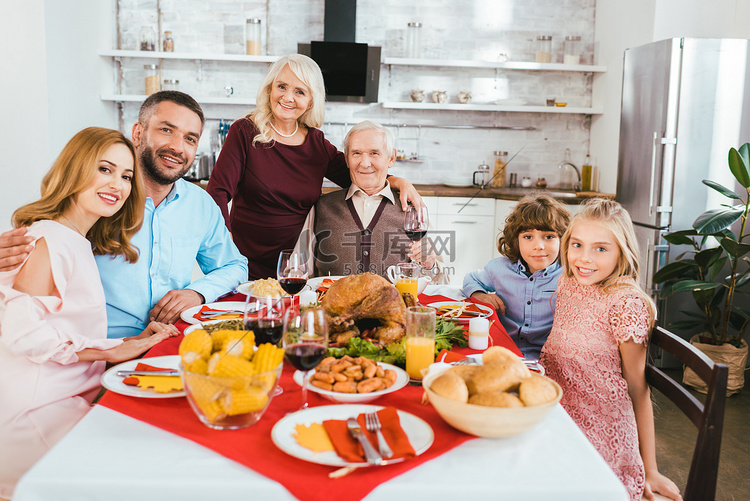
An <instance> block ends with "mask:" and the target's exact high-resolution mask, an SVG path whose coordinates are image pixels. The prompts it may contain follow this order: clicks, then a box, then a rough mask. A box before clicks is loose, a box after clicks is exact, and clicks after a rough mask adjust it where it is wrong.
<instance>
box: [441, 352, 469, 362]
mask: <svg viewBox="0 0 750 501" xmlns="http://www.w3.org/2000/svg"><path fill="white" fill-rule="evenodd" d="M465 358H468V357H466V356H465V355H461V354H460V353H456V352H455V351H448V350H440V353H438V356H437V357H436V358H435V362H445V363H446V364H450V363H452V362H459V361H461V360H463V359H465Z"/></svg>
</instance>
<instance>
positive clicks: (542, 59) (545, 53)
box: [536, 35, 552, 63]
mask: <svg viewBox="0 0 750 501" xmlns="http://www.w3.org/2000/svg"><path fill="white" fill-rule="evenodd" d="M536 62H537V63H550V62H552V37H551V36H549V35H539V36H538V37H536Z"/></svg>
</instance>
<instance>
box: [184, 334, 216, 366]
mask: <svg viewBox="0 0 750 501" xmlns="http://www.w3.org/2000/svg"><path fill="white" fill-rule="evenodd" d="M212 346H213V341H212V339H211V335H210V334H209V333H208V332H206V331H204V330H203V329H196V330H194V331H193V332H191V333H189V334H187V335H186V336H185V338H184V339H183V340H182V342H181V343H180V349H179V354H180V356H181V357H182V359H183V360H184V359H185V355H186V354H188V353H197V354H198V356H199V357H201V358H205V359H208V357H209V356H210V355H211V348H212Z"/></svg>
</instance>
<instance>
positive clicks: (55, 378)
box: [0, 220, 122, 498]
mask: <svg viewBox="0 0 750 501" xmlns="http://www.w3.org/2000/svg"><path fill="white" fill-rule="evenodd" d="M29 235H31V236H33V237H34V239H35V240H34V245H36V242H37V240H38V239H39V238H44V239H45V241H46V243H47V248H48V249H49V256H50V265H51V267H52V277H53V279H54V282H55V287H56V289H57V291H58V294H59V296H44V297H32V296H29V295H27V294H24V293H22V292H19V291H17V290H15V289H13V282H14V281H15V277H16V275H17V274H18V272H19V271H20V267H19V268H17V269H15V270H12V271H7V272H2V273H0V381H2V384H0V497H2V498H10V497H11V495H12V493H13V489H14V488H15V484H16V482H18V479H19V478H20V477H21V475H23V474H24V473H25V472H26V470H28V469H29V468H30V467H31V466H32V465H33V464H34V463H35V462H36V461H37V460H39V458H41V457H42V456H43V455H44V454H45V453H46V452H47V451H48V450H49V449H50V448H51V447H52V446H53V445H55V444H56V443H57V442H58V441H59V440H60V439H61V438H62V437H63V436H64V435H65V434H66V433H67V432H68V431H69V430H70V429H71V428H72V427H73V426H74V425H75V424H76V423H77V422H78V421H79V420H80V419H81V418H82V417H83V416H84V415H85V414H86V413H87V412H88V411H89V409H90V408H91V401H92V400H93V399H94V397H96V395H97V393H98V391H99V381H100V378H101V375H102V373H103V372H104V369H105V363H104V362H103V361H99V362H80V361H79V360H78V355H77V354H76V352H78V351H80V350H82V349H84V348H96V349H100V350H105V349H108V348H112V347H114V346H117V345H119V344H121V343H122V339H107V310H106V304H105V301H104V290H103V289H102V283H101V280H100V279H99V271H98V270H97V267H96V262H95V261H94V255H93V254H92V253H91V242H89V241H88V240H86V239H85V238H84V237H82V236H81V235H79V234H78V233H76V232H75V231H73V230H71V229H69V228H67V227H65V226H63V225H61V224H59V223H56V222H54V221H46V220H45V221H37V222H36V223H34V224H33V225H31V227H30V228H29Z"/></svg>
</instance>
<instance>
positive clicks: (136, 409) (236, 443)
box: [99, 295, 518, 501]
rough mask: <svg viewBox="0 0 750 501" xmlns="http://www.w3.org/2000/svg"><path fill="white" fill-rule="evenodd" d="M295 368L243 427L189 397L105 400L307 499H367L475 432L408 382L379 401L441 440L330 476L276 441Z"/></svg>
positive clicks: (312, 396) (501, 339)
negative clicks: (412, 453) (223, 424)
mask: <svg viewBox="0 0 750 501" xmlns="http://www.w3.org/2000/svg"><path fill="white" fill-rule="evenodd" d="M226 300H227V301H232V300H242V297H241V296H232V297H228V298H226ZM449 300H450V298H444V297H442V296H424V295H422V296H420V302H422V303H423V304H428V303H430V302H434V301H449ZM493 325H498V326H500V329H501V331H498V330H494V331H493V332H491V335H492V336H493V340H494V343H495V344H500V345H502V346H506V347H508V348H511V349H513V350H514V351H518V350H517V348H516V347H515V345H513V342H512V341H511V339H510V337H509V336H508V335H507V333H505V331H504V330H503V329H502V326H501V325H500V322H499V321H496V322H495V323H494V324H493ZM177 326H178V327H179V328H181V329H183V328H184V327H186V326H187V324H186V323H185V322H182V321H179V322H178V323H177ZM181 340H182V336H178V337H174V338H170V339H168V340H166V341H164V342H162V343H161V344H159V345H158V346H156V347H154V348H153V349H152V350H151V351H150V352H149V353H148V354H147V357H154V356H161V355H172V354H176V353H177V349H178V347H179V344H180V341H181ZM459 351H460V352H461V353H464V354H469V353H478V352H476V351H475V350H469V349H468V348H463V349H460V350H459ZM293 372H294V369H293V368H291V367H289V366H287V365H286V364H285V366H284V371H283V372H282V375H281V379H280V384H281V386H282V387H283V388H284V393H282V394H281V395H279V396H277V397H274V399H273V401H272V402H271V404H270V405H269V407H268V409H267V410H266V413H265V414H264V415H263V417H262V418H261V420H260V421H259V422H258V423H256V424H255V425H253V426H251V427H249V428H245V429H242V430H232V431H217V430H212V429H210V428H208V427H206V426H204V425H203V424H202V423H201V422H200V421H199V420H198V418H197V417H196V416H195V414H194V413H193V411H192V409H191V408H190V405H189V404H188V402H187V400H186V399H184V398H167V399H145V398H144V399H141V398H134V397H128V396H124V395H119V394H117V393H113V392H107V393H106V394H105V395H104V396H103V397H102V399H101V400H100V401H99V404H100V405H103V406H105V407H108V408H110V409H113V410H116V411H118V412H121V413H123V414H126V415H128V416H131V417H134V418H136V419H139V420H141V421H144V422H146V423H149V424H152V425H154V426H157V427H159V428H162V429H164V430H167V431H170V432H172V433H175V434H176V435H179V436H181V437H184V438H187V439H190V440H192V441H194V442H196V443H198V444H201V445H203V446H205V447H208V448H209V449H211V450H213V451H216V452H218V453H219V454H221V455H223V456H225V457H227V458H229V459H232V460H234V461H237V462H238V463H241V464H243V465H245V466H247V467H248V468H251V469H252V470H254V471H256V472H258V473H260V474H262V475H265V476H266V477H268V478H270V479H273V480H275V481H277V482H279V483H281V484H282V485H283V486H284V487H286V488H287V489H288V490H289V491H290V492H291V493H292V494H293V495H294V496H295V497H297V498H299V499H303V500H308V499H309V500H321V501H322V500H329V499H337V500H342V501H346V500H359V499H362V498H363V497H364V496H366V495H367V494H368V493H369V492H370V491H372V490H373V489H374V488H375V487H377V486H378V485H379V484H381V483H383V482H386V481H388V480H389V479H391V478H393V477H396V476H398V475H400V474H401V473H404V472H406V471H408V470H410V469H412V468H414V467H416V466H418V465H419V464H421V463H423V462H425V461H429V460H430V459H433V458H435V457H438V456H440V455H441V454H443V453H445V452H447V451H449V450H450V449H452V448H454V447H456V446H458V445H460V444H461V443H463V442H465V441H466V440H470V439H472V438H475V437H473V436H472V435H468V434H466V433H463V432H460V431H458V430H456V429H454V428H452V427H450V426H449V425H448V424H446V423H445V421H443V419H442V418H441V417H440V416H439V415H438V414H437V413H436V412H435V410H434V409H433V408H432V407H431V406H429V405H422V404H421V400H422V393H423V392H422V388H421V387H420V386H406V387H405V388H403V389H401V390H399V391H398V392H395V393H392V394H389V395H385V396H383V397H381V398H380V399H378V400H376V401H375V402H373V404H375V405H382V406H393V407H396V408H397V409H400V410H402V411H405V412H409V413H412V414H414V415H416V416H419V417H421V418H422V419H424V420H425V421H427V422H428V423H429V424H430V426H431V427H432V429H433V431H434V432H435V441H434V443H433V445H432V446H431V447H430V449H429V450H428V451H427V452H425V453H424V454H422V455H421V456H419V457H417V458H414V459H411V460H409V461H405V462H403V463H399V464H394V465H389V466H382V467H378V468H360V469H358V470H356V471H354V472H353V473H351V474H349V475H348V476H346V477H343V478H339V479H335V480H334V479H329V478H328V474H329V473H330V472H331V471H333V470H334V469H335V468H333V467H330V466H323V465H318V464H314V463H308V462H305V461H302V460H299V459H296V458H294V457H292V456H288V455H287V454H285V453H284V452H282V451H281V450H280V449H278V448H277V447H276V446H275V445H274V444H273V442H272V441H271V429H272V428H273V425H274V424H275V423H276V422H277V421H278V420H279V419H281V418H282V417H284V416H285V415H286V414H287V413H288V412H291V411H294V410H295V409H297V408H298V407H299V404H300V400H301V398H302V397H301V388H300V387H299V386H298V385H297V384H296V383H294V381H293V379H292V375H293ZM308 400H309V402H310V405H311V406H318V405H330V404H331V402H330V401H328V400H325V399H324V398H322V397H320V396H318V395H317V394H316V393H314V392H308Z"/></svg>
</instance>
